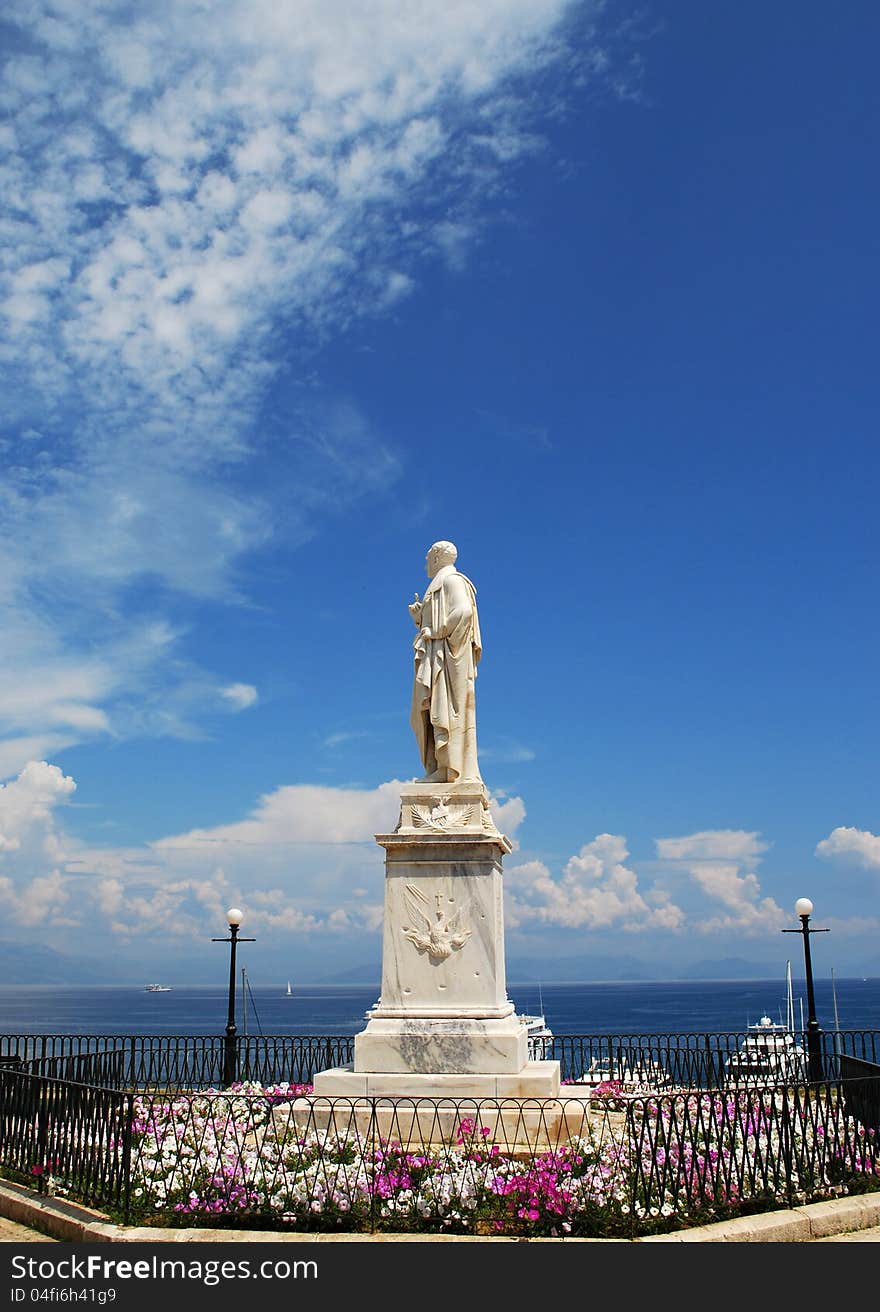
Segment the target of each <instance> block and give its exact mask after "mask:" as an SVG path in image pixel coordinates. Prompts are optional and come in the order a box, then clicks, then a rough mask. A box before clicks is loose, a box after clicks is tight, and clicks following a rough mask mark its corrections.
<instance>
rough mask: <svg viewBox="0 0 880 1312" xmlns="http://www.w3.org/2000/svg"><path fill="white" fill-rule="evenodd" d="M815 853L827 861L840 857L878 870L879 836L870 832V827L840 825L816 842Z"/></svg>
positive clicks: (879, 857) (879, 861)
mask: <svg viewBox="0 0 880 1312" xmlns="http://www.w3.org/2000/svg"><path fill="white" fill-rule="evenodd" d="M816 855H817V856H821V857H823V858H824V859H825V860H827V861H834V860H837V859H842V860H846V861H852V862H855V864H857V865H860V866H864V867H865V868H866V869H868V870H880V836H878V835H877V834H872V833H871V831H870V829H852V828H849V827H847V826H846V825H841V826H838V828H837V829H832V831H831V833H830V834H829V835H828V837H827V838H823V839H822V841H821V843H819V844H817V846H816Z"/></svg>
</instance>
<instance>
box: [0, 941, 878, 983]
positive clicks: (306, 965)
mask: <svg viewBox="0 0 880 1312" xmlns="http://www.w3.org/2000/svg"><path fill="white" fill-rule="evenodd" d="M294 955H296V956H297V957H298V958H299V960H298V962H297V965H298V969H296V970H294V971H290V970H289V969H288V964H287V963H286V962H285V964H284V965H283V968H282V967H279V966H278V964H277V961H276V960H275V959H274V958H273V959H270V960H265V961H262V960H260V959H259V957H258V955H257V954H254V957H253V958H252V960H253V967H252V968H251V969H250V970H249V972H248V973H249V978H250V980H251V982H252V984H253V986H254V987H257V988H259V987H260V986H261V985H263V984H267V983H271V982H272V981H273V980H275V979H276V977H277V979H279V980H282V979H284V978H286V977H287V976H288V975H290V976H291V978H293V976H294V975H295V976H296V982H297V985H299V984H303V985H308V984H316V985H320V984H328V985H329V984H334V985H345V984H351V985H363V986H375V987H376V989H377V991H378V989H379V986H380V981H381V974H382V967H381V962H380V961H377V960H376V959H375V958H374V959H373V960H369V961H367V960H364V961H361V962H360V963H359V964H358V965H355V966H347V967H346V968H345V969H344V970H336V971H334V970H328V969H326V964H327V963H326V962H323V963H321V964H319V962H318V959H317V957H316V956H315V954H313V953H311V954H310V953H307V952H305V951H301V952H299V953H297V954H294ZM321 965H323V966H324V969H322V968H321ZM214 966H216V969H215V968H214ZM258 967H259V968H258ZM227 969H228V966H227V963H226V960H225V959H221V958H220V957H219V956H218V957H217V959H216V961H214V962H212V963H205V962H203V961H194V960H187V959H186V958H185V957H184V958H182V959H181V960H180V961H170V962H169V958H168V957H167V955H166V956H165V957H164V958H163V960H162V964H159V965H157V964H155V963H153V964H152V965H150V964H148V963H146V962H144V961H140V960H135V959H133V958H132V957H130V956H125V955H123V954H119V955H112V956H111V955H107V956H103V957H101V958H100V959H96V958H94V957H87V956H85V955H83V956H80V955H74V954H67V953H64V952H57V951H55V950H54V949H52V948H49V947H44V946H42V945H40V944H35V943H12V942H9V941H5V942H3V941H0V984H64V985H75V984H108V985H112V984H125V985H128V984H144V983H146V982H147V981H148V980H151V979H164V980H165V982H166V983H171V984H174V985H178V986H179V985H183V986H185V985H187V984H191V985H208V984H218V983H222V982H223V981H224V980H225V972H226V970H227ZM792 970H793V973H794V975H795V977H796V978H800V979H802V978H803V962H802V961H801V960H800V959H799V958H797V956H796V954H795V955H794V957H793V960H792ZM506 973H507V980H508V983H509V984H512V985H519V984H567V983H571V984H578V983H618V982H619V983H624V982H639V981H644V982H646V983H648V982H650V981H652V980H657V981H658V982H659V981H664V980H675V979H689V980H700V979H705V980H722V979H775V978H777V977H778V978H780V979H781V978H782V977H783V976H784V973H785V972H784V963H783V962H780V961H779V960H775V961H772V962H771V961H760V960H759V961H754V960H748V959H746V958H744V957H711V958H705V959H703V960H700V961H695V962H691V963H690V964H685V963H676V964H675V965H669V964H668V963H666V962H657V961H648V960H645V959H643V958H640V957H633V956H626V955H621V956H611V955H605V956H600V955H597V954H595V953H592V954H587V953H584V954H583V955H578V956H571V957H556V958H554V959H553V960H552V961H548V960H546V959H544V958H538V957H516V956H511V957H509V958H508V960H507V972H506ZM820 973H827V972H824V971H823V972H820ZM836 974H837V976H838V978H840V977H842V976H843V977H846V976H850V977H856V976H865V977H867V978H872V979H873V978H877V977H880V956H876V957H873V958H871V959H870V960H866V961H862V962H858V963H854V964H851V965H850V966H849V968H848V969H838V970H837V971H836Z"/></svg>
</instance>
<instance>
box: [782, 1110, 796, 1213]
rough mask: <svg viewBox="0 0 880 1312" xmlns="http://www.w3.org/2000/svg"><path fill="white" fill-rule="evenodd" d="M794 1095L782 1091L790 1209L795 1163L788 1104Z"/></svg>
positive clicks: (783, 1151)
mask: <svg viewBox="0 0 880 1312" xmlns="http://www.w3.org/2000/svg"><path fill="white" fill-rule="evenodd" d="M790 1095H793V1096H796V1095H795V1094H793V1090H791V1089H788V1088H785V1089H783V1090H782V1134H781V1136H780V1137H781V1139H782V1161H783V1163H784V1166H785V1198H786V1202H787V1203H788V1205H789V1207H791V1206H792V1204H793V1202H794V1180H793V1178H792V1177H793V1162H792V1143H791V1108H790V1107H789V1104H788V1099H789V1096H790Z"/></svg>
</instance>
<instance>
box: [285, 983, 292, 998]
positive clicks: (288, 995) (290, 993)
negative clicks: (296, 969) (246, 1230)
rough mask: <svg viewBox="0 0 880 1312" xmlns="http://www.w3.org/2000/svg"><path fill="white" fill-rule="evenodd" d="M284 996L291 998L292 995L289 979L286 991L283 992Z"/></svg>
mask: <svg viewBox="0 0 880 1312" xmlns="http://www.w3.org/2000/svg"><path fill="white" fill-rule="evenodd" d="M284 996H285V997H286V998H292V997H293V989H292V988H291V987H290V980H288V981H287V992H286V993H285V995H284Z"/></svg>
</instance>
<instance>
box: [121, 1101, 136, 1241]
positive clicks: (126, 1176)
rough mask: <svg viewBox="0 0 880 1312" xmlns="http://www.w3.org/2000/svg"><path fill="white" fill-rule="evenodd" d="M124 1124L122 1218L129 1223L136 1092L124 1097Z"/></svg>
mask: <svg viewBox="0 0 880 1312" xmlns="http://www.w3.org/2000/svg"><path fill="white" fill-rule="evenodd" d="M123 1116H124V1118H125V1119H124V1121H123V1125H122V1219H123V1221H124V1223H125V1224H126V1225H128V1219H129V1216H130V1214H131V1146H132V1134H133V1128H134V1094H133V1093H126V1094H125V1095H124V1098H123Z"/></svg>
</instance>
